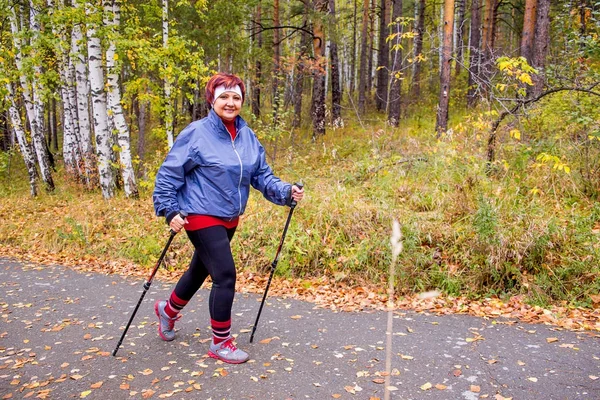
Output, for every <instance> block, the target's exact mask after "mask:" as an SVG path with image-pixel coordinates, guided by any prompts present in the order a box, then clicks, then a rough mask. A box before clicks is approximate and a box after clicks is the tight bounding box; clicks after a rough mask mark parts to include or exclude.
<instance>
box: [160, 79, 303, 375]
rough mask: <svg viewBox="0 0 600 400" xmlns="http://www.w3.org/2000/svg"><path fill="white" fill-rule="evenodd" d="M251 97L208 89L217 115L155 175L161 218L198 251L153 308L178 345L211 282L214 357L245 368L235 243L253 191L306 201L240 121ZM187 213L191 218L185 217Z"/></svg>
mask: <svg viewBox="0 0 600 400" xmlns="http://www.w3.org/2000/svg"><path fill="white" fill-rule="evenodd" d="M244 97H245V88H244V83H243V82H242V80H241V79H240V78H239V77H237V76H235V75H231V74H224V73H219V74H216V75H214V76H213V77H212V78H210V80H209V81H208V84H207V85H206V100H207V102H208V104H209V105H210V106H211V110H210V111H209V114H208V116H207V117H206V118H203V119H201V120H199V121H195V122H192V123H191V124H190V125H188V126H187V127H186V128H185V129H184V130H183V131H182V132H181V133H180V134H179V136H178V137H177V140H175V143H174V144H173V148H172V149H171V151H170V152H169V154H168V155H167V157H166V159H165V161H164V163H163V164H162V165H161V167H160V169H159V170H158V174H157V176H156V183H155V189H154V194H153V200H154V208H155V211H156V215H158V216H164V217H166V220H167V223H168V224H169V226H170V227H171V229H172V230H173V231H174V232H179V231H180V230H181V229H182V228H185V230H186V233H187V235H188V237H189V239H190V241H191V242H192V244H193V245H194V249H195V250H194V255H193V257H192V261H191V263H190V265H189V267H188V269H187V270H186V271H185V273H184V274H183V275H182V276H181V278H180V279H179V281H178V282H177V285H176V286H175V289H174V290H173V292H172V293H171V295H170V297H169V298H168V299H167V300H159V301H157V302H156V304H155V305H154V309H155V312H156V315H157V316H158V320H159V327H158V333H159V335H160V337H161V338H162V339H163V340H167V341H170V340H173V339H174V338H175V329H174V325H175V321H177V320H178V319H179V317H180V316H179V312H180V311H181V310H182V309H183V308H184V307H185V305H186V304H187V303H188V302H189V301H190V299H191V298H192V296H193V295H194V294H195V293H196V291H197V290H198V289H199V288H200V286H201V285H202V283H203V282H204V280H205V279H206V277H207V276H209V275H210V277H211V279H212V282H213V284H212V289H211V292H210V297H209V300H208V305H209V312H210V318H211V321H210V322H211V328H212V333H213V340H212V343H211V344H210V348H209V351H208V355H209V356H211V357H213V358H216V359H219V360H222V361H225V362H227V363H233V364H238V363H243V362H245V361H247V360H248V354H247V353H246V352H244V351H242V350H240V349H238V348H237V347H236V346H235V344H234V343H233V338H232V337H231V335H230V332H231V307H232V304H233V297H234V294H235V281H236V269H235V264H234V261H233V256H232V255H231V246H230V241H231V239H232V237H233V234H234V232H235V229H236V227H237V225H238V221H239V216H240V215H242V214H243V213H244V210H245V208H246V203H247V201H248V195H249V192H250V185H252V187H254V188H255V189H257V190H259V191H260V192H261V193H262V194H263V196H264V197H265V198H266V199H268V200H269V201H271V202H273V203H275V204H278V205H286V204H287V205H289V204H290V203H291V201H292V199H293V200H295V201H297V202H298V201H300V200H302V197H303V195H304V191H303V189H302V188H299V187H297V186H295V185H291V184H289V183H286V182H283V181H281V180H280V179H279V178H277V177H276V176H275V175H273V171H272V170H271V168H270V167H269V165H268V164H267V162H266V159H265V150H264V148H263V147H262V145H261V144H260V143H259V141H258V139H257V138H256V136H255V134H254V132H252V130H251V129H250V128H249V127H248V125H246V122H245V121H244V120H243V119H242V118H241V117H240V116H239V113H240V110H241V108H242V104H243V102H244ZM180 211H185V212H186V213H187V214H188V216H187V217H186V218H182V217H181V215H179V212H180Z"/></svg>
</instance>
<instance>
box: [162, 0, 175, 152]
mask: <svg viewBox="0 0 600 400" xmlns="http://www.w3.org/2000/svg"><path fill="white" fill-rule="evenodd" d="M162 23H163V25H162V28H163V29H162V37H163V48H164V49H165V50H166V49H167V48H168V47H169V0H163V3H162ZM167 66H168V62H166V61H165V63H164V65H163V69H164V71H163V74H164V77H163V82H164V90H165V130H166V132H167V143H168V145H169V149H170V148H171V147H173V105H172V104H171V81H170V77H169V74H168V72H167Z"/></svg>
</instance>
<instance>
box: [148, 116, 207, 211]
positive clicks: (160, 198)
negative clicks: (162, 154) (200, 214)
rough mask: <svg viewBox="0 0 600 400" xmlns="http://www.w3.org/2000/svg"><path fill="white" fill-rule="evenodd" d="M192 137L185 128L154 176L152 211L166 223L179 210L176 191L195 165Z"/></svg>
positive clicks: (188, 128) (189, 131)
mask: <svg viewBox="0 0 600 400" xmlns="http://www.w3.org/2000/svg"><path fill="white" fill-rule="evenodd" d="M194 136H195V135H194V128H193V127H191V126H188V127H187V128H185V129H184V130H183V131H182V132H181V133H180V134H179V135H178V136H177V139H176V140H175V143H173V147H172V148H171V150H170V151H169V153H168V154H167V157H166V158H165V161H164V162H163V163H162V165H161V166H160V168H159V170H158V173H157V174H156V180H155V182H154V193H153V194H152V201H153V202H154V211H155V212H156V215H157V216H163V217H167V221H169V220H170V219H171V218H173V216H174V215H175V214H176V213H177V212H179V211H180V210H181V209H180V207H181V205H180V204H179V201H178V199H177V194H178V191H179V189H180V188H181V187H182V186H183V185H184V184H185V175H186V174H187V173H188V172H189V171H190V170H192V169H193V168H194V167H195V166H196V165H197V163H196V162H194V160H193V158H192V147H193V137H194Z"/></svg>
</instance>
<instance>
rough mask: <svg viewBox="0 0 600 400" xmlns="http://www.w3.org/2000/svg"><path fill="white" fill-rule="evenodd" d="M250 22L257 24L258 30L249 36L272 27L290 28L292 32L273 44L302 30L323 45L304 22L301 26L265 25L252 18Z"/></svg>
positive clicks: (319, 38) (321, 40)
mask: <svg viewBox="0 0 600 400" xmlns="http://www.w3.org/2000/svg"><path fill="white" fill-rule="evenodd" d="M252 23H253V24H255V25H257V26H258V27H260V29H259V30H258V31H256V32H253V33H252V34H251V35H250V37H254V36H256V35H258V34H259V33H261V32H264V31H270V30H274V29H286V28H287V29H292V33H290V34H289V35H287V36H286V37H285V38H283V39H282V40H280V41H279V43H275V44H280V43H281V42H283V41H284V40H285V39H287V38H289V37H291V36H292V35H293V34H295V33H296V32H298V31H302V32H304V33H307V34H309V35H310V36H311V37H312V38H313V40H314V39H318V40H319V46H322V45H323V39H321V37H319V36H315V34H314V33H313V32H312V31H310V30H308V29H306V24H303V25H302V26H293V25H280V26H269V27H265V26H264V25H263V24H262V23H260V22H257V21H254V20H252Z"/></svg>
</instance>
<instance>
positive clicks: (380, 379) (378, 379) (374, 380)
mask: <svg viewBox="0 0 600 400" xmlns="http://www.w3.org/2000/svg"><path fill="white" fill-rule="evenodd" d="M373 382H374V383H378V384H381V383H385V379H383V378H375V379H373Z"/></svg>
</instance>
